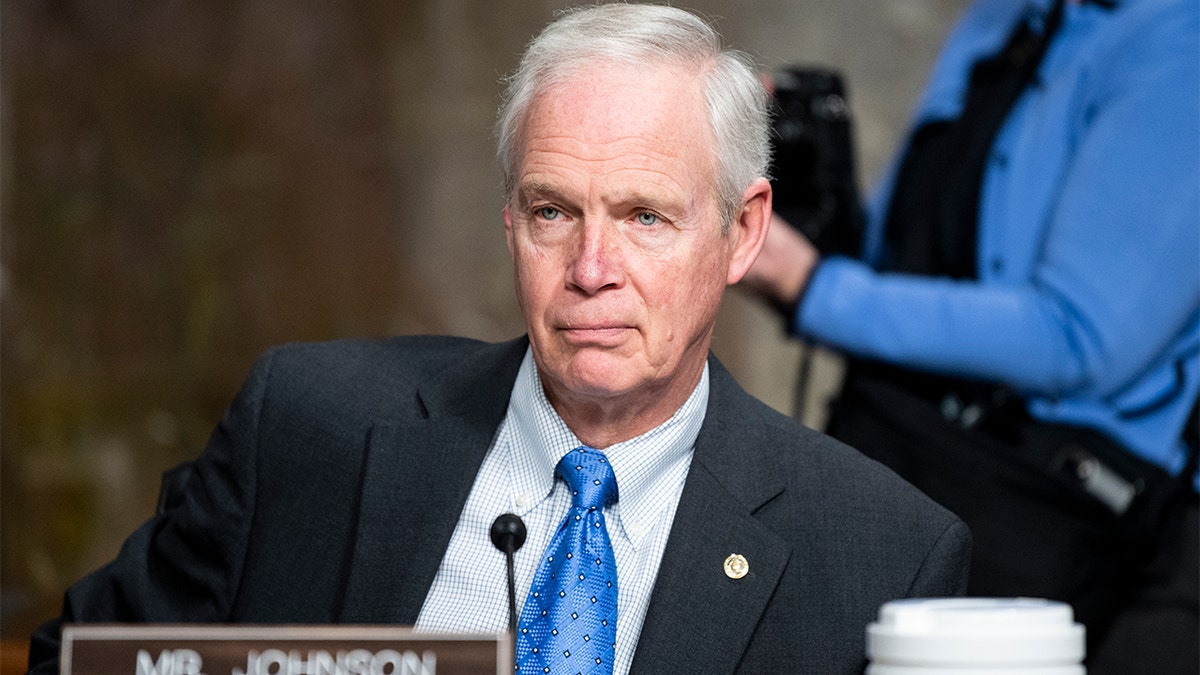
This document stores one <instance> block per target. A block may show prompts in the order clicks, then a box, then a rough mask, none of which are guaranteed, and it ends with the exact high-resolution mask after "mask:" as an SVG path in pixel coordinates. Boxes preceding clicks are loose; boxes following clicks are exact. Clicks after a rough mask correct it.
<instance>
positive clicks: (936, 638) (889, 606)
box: [867, 598, 1084, 666]
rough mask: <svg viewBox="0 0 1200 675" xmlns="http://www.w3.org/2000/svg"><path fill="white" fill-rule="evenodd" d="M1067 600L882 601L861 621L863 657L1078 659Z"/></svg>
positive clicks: (960, 662) (901, 661)
mask: <svg viewBox="0 0 1200 675" xmlns="http://www.w3.org/2000/svg"><path fill="white" fill-rule="evenodd" d="M1083 655H1084V628H1083V626H1082V625H1080V624H1078V623H1074V615H1073V613H1072V612H1071V607H1070V605H1067V604H1065V603H1061V602H1054V601H1050V600H1040V599H1036V598H924V599H922V598H916V599H908V600H895V601H892V602H888V603H886V604H884V605H883V607H881V608H880V609H879V620H878V622H876V623H872V624H871V625H869V626H867V657H868V658H870V659H871V661H872V662H873V663H889V664H896V665H907V664H911V665H941V666H980V665H1012V666H1016V665H1026V666H1032V665H1046V666H1049V665H1060V664H1075V663H1080V662H1081V661H1082V660H1083Z"/></svg>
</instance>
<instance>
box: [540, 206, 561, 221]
mask: <svg viewBox="0 0 1200 675" xmlns="http://www.w3.org/2000/svg"><path fill="white" fill-rule="evenodd" d="M534 213H536V214H537V216H538V217H539V218H542V219H544V220H554V219H556V218H558V217H559V216H560V215H562V212H561V211H559V210H558V209H556V208H554V207H553V206H543V207H541V208H539V209H538V210H537V211H535V212H534Z"/></svg>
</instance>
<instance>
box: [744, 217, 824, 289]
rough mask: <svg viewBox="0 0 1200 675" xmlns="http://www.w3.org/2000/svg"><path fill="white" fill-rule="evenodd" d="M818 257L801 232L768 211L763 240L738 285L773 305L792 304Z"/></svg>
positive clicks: (818, 254) (813, 247) (815, 250)
mask: <svg viewBox="0 0 1200 675" xmlns="http://www.w3.org/2000/svg"><path fill="white" fill-rule="evenodd" d="M820 257H821V255H820V253H819V252H818V251H817V249H816V247H815V246H813V245H812V243H811V242H810V241H809V240H808V239H807V238H805V236H804V235H802V234H800V232H799V231H798V230H796V228H794V227H792V226H791V225H789V224H788V222H787V221H785V220H784V219H783V218H780V217H779V216H778V215H776V214H774V213H772V214H771V223H770V225H769V226H768V229H767V238H766V241H765V242H764V243H763V247H762V250H761V251H760V252H759V254H758V258H757V259H756V260H755V261H754V264H753V265H751V266H750V270H749V271H748V272H746V276H744V277H742V281H741V285H742V286H745V287H747V288H749V289H750V290H752V291H754V292H755V293H757V294H759V295H761V296H762V297H763V298H765V299H766V300H767V301H768V302H771V303H774V304H776V305H777V306H780V307H791V306H794V305H795V304H796V301H797V300H798V299H799V297H800V292H801V291H802V290H803V289H804V287H805V286H806V285H807V284H808V278H809V276H811V275H812V271H813V269H814V268H815V267H816V265H817V261H818V260H820Z"/></svg>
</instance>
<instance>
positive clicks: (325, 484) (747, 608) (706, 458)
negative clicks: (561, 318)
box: [31, 337, 969, 675]
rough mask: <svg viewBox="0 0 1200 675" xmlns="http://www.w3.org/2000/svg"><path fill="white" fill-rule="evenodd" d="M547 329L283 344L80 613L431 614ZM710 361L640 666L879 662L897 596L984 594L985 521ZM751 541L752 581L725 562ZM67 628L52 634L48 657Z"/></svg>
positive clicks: (39, 641) (387, 618) (807, 669)
mask: <svg viewBox="0 0 1200 675" xmlns="http://www.w3.org/2000/svg"><path fill="white" fill-rule="evenodd" d="M527 345H528V341H527V340H525V339H523V338H522V339H519V340H515V341H512V342H508V343H504V344H484V343H480V342H476V341H472V340H465V339H460V338H445V337H407V338H396V339H392V340H388V341H352V342H337V343H328V344H320V345H293V346H288V347H282V348H277V349H274V350H272V351H270V352H268V353H267V354H266V355H265V356H264V357H263V358H262V359H261V360H260V361H259V363H258V364H257V365H256V366H255V368H254V370H253V371H252V373H251V375H250V377H249V378H248V379H247V381H246V384H245V385H244V387H243V389H242V391H241V392H240V393H239V394H238V396H237V398H236V399H235V400H234V402H233V404H232V405H231V406H230V408H229V410H228V411H227V412H226V414H225V416H224V417H223V419H222V420H221V423H220V425H219V426H218V427H217V429H216V431H215V432H214V434H213V436H212V439H211V440H210V442H209V445H208V448H207V449H206V450H205V452H204V453H203V454H202V455H201V457H200V458H199V459H198V460H197V461H196V462H195V465H194V467H193V470H192V471H191V472H190V473H191V475H190V478H189V479H188V481H187V484H186V486H185V488H184V490H183V492H182V493H181V494H180V495H178V497H177V498H175V499H172V500H170V501H171V502H172V503H173V505H172V506H171V507H170V508H168V509H167V510H166V511H165V512H163V513H162V514H160V515H158V516H156V517H155V518H154V519H152V520H151V521H149V522H148V523H147V524H146V525H144V526H143V527H141V528H140V529H139V530H138V531H137V532H135V533H134V534H133V535H132V536H131V537H130V538H129V540H128V541H127V542H126V543H125V545H124V547H123V548H122V550H121V553H120V555H119V556H118V557H117V559H116V560H115V561H114V562H113V563H111V564H110V565H108V566H106V567H104V568H102V569H100V570H98V571H97V572H95V573H93V574H92V575H90V576H88V577H87V578H85V579H84V580H82V581H81V582H79V583H78V584H76V585H75V586H73V587H72V588H71V589H70V590H68V592H67V594H66V601H65V606H64V610H63V616H62V619H61V620H62V621H79V622H102V621H103V622H110V621H122V622H125V621H136V622H245V623H386V624H411V623H414V622H415V621H416V619H417V614H418V612H419V611H420V609H421V605H422V603H423V601H424V599H425V595H426V593H427V592H428V590H429V587H430V585H431V584H432V582H433V578H434V575H435V573H436V572H437V568H438V565H439V563H440V562H441V559H442V555H443V553H444V552H445V550H446V546H447V544H448V542H449V540H450V535H451V533H452V532H453V530H454V527H455V524H456V523H457V521H458V517H459V513H460V512H461V510H462V507H463V504H464V503H465V501H466V498H467V494H468V492H469V491H470V489H471V486H472V483H473V481H474V479H475V475H476V472H477V471H478V468H479V466H480V464H481V462H482V461H483V457H484V454H485V453H486V452H487V449H488V448H489V446H490V445H491V442H492V439H493V436H494V435H495V433H496V430H497V428H498V426H499V424H500V422H501V420H502V419H503V417H504V414H505V411H506V409H507V405H508V399H509V395H510V393H511V390H512V385H513V382H514V380H515V378H516V373H517V369H518V366H519V365H520V362H521V358H522V356H523V354H524V352H525V349H526V347H527ZM710 366H711V385H712V386H711V393H710V398H709V403H708V411H707V413H706V416H705V419H704V425H703V427H702V428H701V430H700V435H699V437H698V438H697V439H696V448H695V456H694V459H693V461H692V465H691V470H690V473H689V474H688V477H687V482H686V484H685V486H684V489H683V494H682V496H681V497H680V501H679V508H678V511H677V513H676V516H675V521H674V526H673V528H672V531H671V533H670V537H669V540H668V542H667V546H666V550H665V552H664V554H663V560H662V565H661V568H660V571H659V575H658V580H657V583H656V584H655V587H654V591H653V595H652V596H651V600H650V606H649V610H648V613H647V615H646V620H645V625H644V627H643V629H642V634H641V638H640V641H639V643H638V647H637V652H636V655H635V657H634V661H633V666H632V672H634V673H653V674H661V673H689V674H691V673H733V672H740V673H821V674H823V675H824V674H830V673H850V672H860V671H861V670H862V668H863V666H864V665H865V660H864V654H863V645H864V633H865V629H866V625H867V624H868V623H869V622H870V621H872V620H873V619H874V618H875V616H876V614H877V611H878V608H879V605H880V604H882V603H883V602H885V601H887V600H891V599H894V598H900V597H911V596H944V595H953V594H959V593H961V592H962V591H963V588H964V586H965V577H966V569H967V562H968V549H969V534H968V531H967V528H966V526H965V525H963V524H962V522H960V521H959V520H958V519H956V518H955V517H954V516H953V515H951V514H950V513H948V512H947V511H945V510H943V509H941V508H940V507H938V506H937V505H935V504H934V503H933V502H931V501H930V500H928V499H927V498H925V497H924V496H923V495H921V494H920V493H919V492H917V491H916V490H914V489H912V488H911V487H909V486H908V485H907V484H905V483H903V482H901V481H900V480H899V479H898V478H896V477H895V476H894V475H893V474H892V473H890V472H889V471H888V470H886V469H884V468H883V467H882V466H881V465H879V464H876V463H874V462H872V461H870V460H867V459H865V458H864V457H863V456H861V455H859V454H858V453H857V452H855V451H854V450H851V449H850V448H848V447H846V446H844V445H841V444H839V443H837V442H836V441H833V440H831V439H829V438H827V437H825V436H823V435H821V434H819V433H816V432H814V431H812V430H809V429H807V428H805V427H803V426H801V425H800V424H798V423H796V422H795V421H793V420H792V419H790V418H788V417H786V416H784V415H781V414H778V413H776V412H775V411H773V410H771V409H770V408H768V407H767V406H766V405H764V404H762V403H761V402H759V401H757V400H756V399H754V398H752V397H751V396H749V395H748V394H746V393H745V392H744V391H743V390H742V389H741V388H740V387H739V386H738V385H737V383H736V382H735V381H734V380H733V378H732V377H731V376H730V375H729V373H728V372H727V371H726V370H725V369H724V368H723V367H722V366H721V365H720V364H719V363H718V362H717V361H716V359H710ZM730 553H740V554H742V555H743V556H745V557H746V558H747V559H748V560H749V561H750V571H749V574H748V575H747V576H746V577H744V578H742V579H738V580H733V579H730V578H728V577H727V576H726V575H725V573H724V571H723V562H724V560H725V558H726V557H727V556H728V555H729V554H730ZM58 635H59V621H54V622H51V623H50V624H47V625H46V626H44V627H43V628H42V629H40V630H39V632H38V633H37V634H36V635H35V636H34V644H33V648H32V651H31V663H34V664H41V667H42V668H45V672H54V671H53V669H54V668H55V665H54V660H55V659H56V658H57V648H58Z"/></svg>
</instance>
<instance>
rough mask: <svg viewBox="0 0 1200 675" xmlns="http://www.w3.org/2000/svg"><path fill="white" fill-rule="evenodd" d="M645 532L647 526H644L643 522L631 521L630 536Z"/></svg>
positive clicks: (638, 535) (637, 535)
mask: <svg viewBox="0 0 1200 675" xmlns="http://www.w3.org/2000/svg"><path fill="white" fill-rule="evenodd" d="M643 534H646V528H645V527H643V526H642V524H641V523H630V524H629V535H630V536H632V537H640V536H642V535H643Z"/></svg>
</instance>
